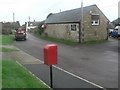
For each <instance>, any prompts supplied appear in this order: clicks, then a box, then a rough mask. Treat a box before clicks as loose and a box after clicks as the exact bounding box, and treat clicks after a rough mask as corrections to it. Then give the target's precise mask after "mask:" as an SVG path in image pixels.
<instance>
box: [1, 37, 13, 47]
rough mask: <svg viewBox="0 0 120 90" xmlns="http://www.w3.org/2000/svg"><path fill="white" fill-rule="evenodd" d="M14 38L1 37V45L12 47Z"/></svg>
mask: <svg viewBox="0 0 120 90" xmlns="http://www.w3.org/2000/svg"><path fill="white" fill-rule="evenodd" d="M13 40H14V36H13V35H2V36H1V35H0V44H2V45H10V44H12V43H13Z"/></svg>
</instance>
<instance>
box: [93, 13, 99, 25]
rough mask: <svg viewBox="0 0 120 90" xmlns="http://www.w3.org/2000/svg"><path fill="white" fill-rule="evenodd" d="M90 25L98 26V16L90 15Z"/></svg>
mask: <svg viewBox="0 0 120 90" xmlns="http://www.w3.org/2000/svg"><path fill="white" fill-rule="evenodd" d="M91 24H92V25H95V26H97V25H99V24H100V16H99V14H92V15H91Z"/></svg>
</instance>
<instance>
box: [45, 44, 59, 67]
mask: <svg viewBox="0 0 120 90" xmlns="http://www.w3.org/2000/svg"><path fill="white" fill-rule="evenodd" d="M57 59H58V56H57V45H56V44H48V45H46V46H45V47H44V64H47V65H54V64H57Z"/></svg>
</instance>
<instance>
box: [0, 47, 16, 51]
mask: <svg viewBox="0 0 120 90" xmlns="http://www.w3.org/2000/svg"><path fill="white" fill-rule="evenodd" d="M13 51H18V50H17V49H15V48H5V47H2V48H0V52H13Z"/></svg>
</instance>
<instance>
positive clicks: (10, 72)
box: [2, 60, 48, 88]
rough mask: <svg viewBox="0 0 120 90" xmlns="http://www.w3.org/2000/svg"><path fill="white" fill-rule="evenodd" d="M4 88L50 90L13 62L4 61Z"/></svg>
mask: <svg viewBox="0 0 120 90" xmlns="http://www.w3.org/2000/svg"><path fill="white" fill-rule="evenodd" d="M2 79H3V80H2V88H48V87H47V86H46V85H44V84H43V83H42V82H41V81H39V80H38V79H36V78H35V77H33V76H32V75H31V74H30V73H29V72H28V71H27V70H25V69H24V68H23V67H21V66H20V65H19V64H17V63H16V62H15V61H12V60H3V61H2Z"/></svg>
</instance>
